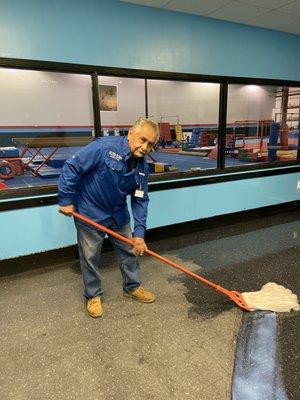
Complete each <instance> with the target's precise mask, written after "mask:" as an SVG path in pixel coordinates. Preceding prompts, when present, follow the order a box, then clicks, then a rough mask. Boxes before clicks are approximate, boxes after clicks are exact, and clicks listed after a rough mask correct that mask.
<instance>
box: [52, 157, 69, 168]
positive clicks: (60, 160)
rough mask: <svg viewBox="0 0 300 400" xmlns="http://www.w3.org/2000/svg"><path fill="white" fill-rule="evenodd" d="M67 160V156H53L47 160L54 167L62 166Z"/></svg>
mask: <svg viewBox="0 0 300 400" xmlns="http://www.w3.org/2000/svg"><path fill="white" fill-rule="evenodd" d="M66 160H67V158H65V157H56V158H52V159H50V160H48V161H47V165H49V166H50V167H53V168H62V166H63V165H64V163H65V161H66Z"/></svg>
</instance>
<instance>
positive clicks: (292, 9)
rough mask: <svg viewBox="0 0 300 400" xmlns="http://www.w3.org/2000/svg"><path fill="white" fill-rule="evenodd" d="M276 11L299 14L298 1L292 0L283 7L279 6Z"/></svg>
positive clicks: (299, 4) (299, 2)
mask: <svg viewBox="0 0 300 400" xmlns="http://www.w3.org/2000/svg"><path fill="white" fill-rule="evenodd" d="M278 11H283V12H286V13H290V14H293V15H298V16H300V1H299V0H298V1H293V2H292V3H290V4H288V5H286V6H284V7H280V8H279V9H278Z"/></svg>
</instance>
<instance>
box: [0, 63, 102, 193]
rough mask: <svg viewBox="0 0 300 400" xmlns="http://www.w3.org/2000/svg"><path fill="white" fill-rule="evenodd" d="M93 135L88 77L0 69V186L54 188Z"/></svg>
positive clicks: (89, 81) (89, 79)
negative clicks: (68, 163) (67, 163)
mask: <svg viewBox="0 0 300 400" xmlns="http://www.w3.org/2000/svg"><path fill="white" fill-rule="evenodd" d="M93 134H94V126H93V106H92V92H91V77H90V76H89V75H79V74H64V73H55V72H45V71H26V70H17V69H6V68H2V69H0V180H1V183H2V185H1V186H4V187H5V186H7V187H8V188H26V187H36V186H41V185H47V184H56V183H57V180H58V177H59V174H60V171H61V168H62V165H63V163H64V162H65V160H66V159H67V158H69V157H70V156H71V155H72V154H73V153H74V152H75V151H77V150H78V149H79V148H80V147H81V146H83V145H84V144H87V143H89V142H90V141H91V140H92V138H93Z"/></svg>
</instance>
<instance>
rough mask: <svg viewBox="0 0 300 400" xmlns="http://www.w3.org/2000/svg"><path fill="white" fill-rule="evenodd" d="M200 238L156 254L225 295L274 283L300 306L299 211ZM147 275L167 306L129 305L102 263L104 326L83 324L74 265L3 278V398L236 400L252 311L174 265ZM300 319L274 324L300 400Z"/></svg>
mask: <svg viewBox="0 0 300 400" xmlns="http://www.w3.org/2000/svg"><path fill="white" fill-rule="evenodd" d="M200 228H201V229H200V230H199V231H197V232H193V233H190V234H186V235H181V236H176V237H173V238H169V239H165V240H160V241H156V242H152V243H150V244H149V247H150V248H151V249H152V250H154V251H156V252H158V253H162V254H163V255H165V256H167V257H169V258H171V259H173V260H175V261H177V262H179V263H182V264H184V265H185V266H186V267H187V268H190V269H191V270H193V271H194V272H197V273H200V274H201V275H203V276H205V277H206V278H208V279H210V280H212V281H215V282H216V283H218V284H220V285H222V286H224V287H226V288H227V289H232V290H238V291H240V292H243V291H253V290H258V289H260V287H261V286H262V285H263V284H265V283H267V282H268V281H274V282H276V283H278V284H282V285H284V286H286V287H288V288H290V289H291V290H293V292H294V293H297V294H298V295H299V282H300V279H299V264H300V260H299V250H300V211H299V212H298V211H294V212H288V213H282V214H279V215H274V216H269V217H265V218H263V217H261V218H258V219H252V220H251V221H248V222H243V223H241V222H239V223H233V224H226V225H222V226H215V227H213V228H207V229H205V226H201V227H200ZM141 264H142V270H143V276H144V283H145V286H147V287H149V288H151V289H153V290H154V291H155V293H156V295H157V301H156V302H155V303H153V304H141V303H137V302H135V301H133V300H128V299H124V298H123V296H122V290H121V277H120V273H119V271H118V269H117V267H116V262H115V258H114V256H113V255H112V254H111V253H106V254H105V255H104V256H103V266H102V273H101V275H102V278H103V289H104V297H103V301H104V310H105V313H104V316H103V317H102V318H100V319H92V318H90V317H88V316H87V315H86V313H85V310H84V304H83V300H82V298H81V289H82V284H81V276H80V270H79V266H78V263H76V262H75V263H74V262H73V263H65V264H57V265H51V266H49V267H45V268H42V269H38V270H34V271H26V272H23V273H19V274H14V275H13V274H11V275H9V274H8V275H7V276H3V277H1V278H0V304H1V306H0V314H1V322H2V323H1V325H2V329H1V331H0V342H1V346H2V349H1V353H0V361H1V362H0V387H1V392H2V395H1V396H2V397H3V398H5V399H7V400H25V399H26V400H27V399H30V400H35V399H37V400H40V399H41V398H43V399H56V400H60V399H82V398H97V399H100V400H101V399H104V400H119V399H122V400H135V399H139V400H144V399H145V400H150V399H151V400H152V399H157V400H158V399H159V400H161V399H164V400H169V399H191V400H196V399H197V400H207V399H209V400H227V399H230V398H231V390H232V388H231V385H232V376H233V371H234V361H235V351H236V344H237V336H238V333H239V331H240V328H241V326H242V321H243V315H244V312H243V311H242V310H241V309H239V308H238V307H236V306H235V304H234V303H232V302H231V301H230V300H229V299H227V298H226V297H224V296H222V295H220V294H219V293H217V292H215V291H214V290H212V289H210V288H208V287H206V286H205V285H203V284H201V283H200V282H197V281H194V280H192V278H190V277H188V276H185V275H183V274H181V273H180V272H178V271H177V270H174V269H172V268H171V267H169V266H166V265H164V264H162V263H160V262H158V261H156V260H153V259H150V258H149V257H144V258H143V259H142V261H141ZM299 315H300V313H299V312H298V313H296V312H292V313H285V314H277V315H276V318H277V324H278V343H279V347H278V355H279V363H280V372H281V375H282V380H283V383H284V388H285V391H286V393H287V395H288V399H291V400H295V399H298V398H299V397H297V396H299V381H300V371H299V368H300V366H299V365H300V363H299V354H300V348H299V347H300V346H299V339H298V338H299V322H300V317H299ZM2 397H1V398H2ZM266 398H267V397H266ZM253 400H254V399H253ZM255 400H256V399H255Z"/></svg>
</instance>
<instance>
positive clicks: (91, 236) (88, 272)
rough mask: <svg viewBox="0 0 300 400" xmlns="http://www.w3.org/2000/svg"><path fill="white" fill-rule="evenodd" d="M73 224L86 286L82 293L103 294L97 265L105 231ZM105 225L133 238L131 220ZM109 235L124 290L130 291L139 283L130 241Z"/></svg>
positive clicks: (137, 268)
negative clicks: (120, 223)
mask: <svg viewBox="0 0 300 400" xmlns="http://www.w3.org/2000/svg"><path fill="white" fill-rule="evenodd" d="M75 225H76V228H77V239H78V250H79V259H80V265H81V271H82V277H83V282H84V287H85V290H84V296H85V297H86V298H87V299H89V298H91V297H96V296H100V295H101V294H102V290H101V279H100V275H99V265H100V257H101V248H102V244H103V240H104V238H105V233H104V232H101V231H99V230H97V229H93V228H90V227H85V226H84V225H83V224H80V223H77V222H76V221H75ZM107 228H109V229H111V230H113V231H115V232H117V233H119V234H120V235H122V236H125V237H127V238H129V239H131V238H132V234H131V227H130V224H128V225H125V226H123V227H122V229H121V230H118V228H117V226H116V224H115V222H114V221H112V222H111V225H109V226H107ZM108 236H109V238H110V240H111V242H112V245H113V247H114V249H115V252H116V255H117V258H118V262H119V267H120V270H121V273H122V277H123V290H124V291H126V292H131V291H133V290H134V289H136V288H137V287H139V286H140V285H141V278H140V266H139V262H138V258H137V256H136V255H135V254H134V252H133V248H132V247H131V246H130V245H129V244H127V243H124V242H121V241H120V240H118V239H116V238H115V237H114V236H111V235H108Z"/></svg>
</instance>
